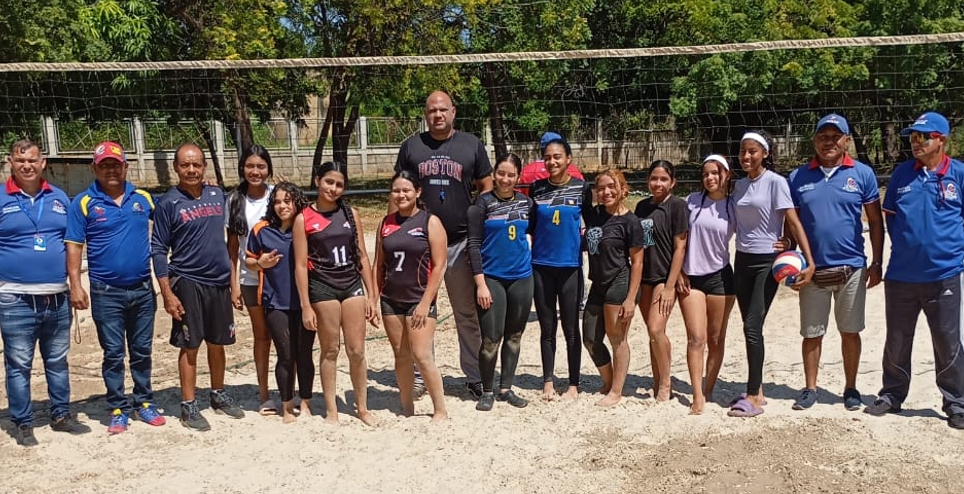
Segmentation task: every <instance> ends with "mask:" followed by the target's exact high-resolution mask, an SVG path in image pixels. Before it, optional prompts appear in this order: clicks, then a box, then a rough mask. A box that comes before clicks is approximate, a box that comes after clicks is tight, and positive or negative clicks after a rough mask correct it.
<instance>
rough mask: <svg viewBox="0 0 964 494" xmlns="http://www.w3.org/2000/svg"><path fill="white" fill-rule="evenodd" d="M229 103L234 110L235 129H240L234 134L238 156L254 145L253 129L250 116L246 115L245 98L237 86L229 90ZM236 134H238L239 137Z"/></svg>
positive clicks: (246, 104)
mask: <svg viewBox="0 0 964 494" xmlns="http://www.w3.org/2000/svg"><path fill="white" fill-rule="evenodd" d="M231 103H232V106H233V107H234V108H233V109H232V110H233V112H234V126H235V131H238V130H240V132H236V133H235V134H234V139H235V141H236V142H235V145H237V146H238V156H240V155H241V153H243V152H244V150H245V149H248V148H250V147H251V146H252V145H254V131H253V130H252V129H251V117H250V116H249V115H248V103H247V98H246V97H245V96H244V95H243V94H241V91H240V90H239V89H238V88H234V89H232V90H231ZM238 134H240V138H239V136H238Z"/></svg>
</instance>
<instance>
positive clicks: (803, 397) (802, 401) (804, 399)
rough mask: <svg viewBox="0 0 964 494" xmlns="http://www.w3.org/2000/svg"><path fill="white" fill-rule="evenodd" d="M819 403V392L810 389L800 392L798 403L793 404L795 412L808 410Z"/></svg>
mask: <svg viewBox="0 0 964 494" xmlns="http://www.w3.org/2000/svg"><path fill="white" fill-rule="evenodd" d="M816 402H817V390H815V389H810V388H803V391H801V392H800V397H799V398H797V401H794V402H793V409H794V410H806V409H808V408H810V407H812V406H813V404H814V403H816Z"/></svg>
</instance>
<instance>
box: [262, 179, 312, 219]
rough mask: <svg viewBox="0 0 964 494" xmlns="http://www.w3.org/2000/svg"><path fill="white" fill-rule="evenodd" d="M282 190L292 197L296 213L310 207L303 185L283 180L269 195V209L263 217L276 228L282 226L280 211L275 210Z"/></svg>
mask: <svg viewBox="0 0 964 494" xmlns="http://www.w3.org/2000/svg"><path fill="white" fill-rule="evenodd" d="M281 192H285V193H287V194H288V197H290V198H291V207H292V208H293V209H294V210H295V214H296V215H297V214H298V213H300V212H301V211H302V210H304V209H305V208H306V207H308V204H309V202H308V198H307V197H305V193H304V192H302V191H301V187H298V186H297V185H295V184H293V183H291V182H281V183H280V184H278V185H276V186H275V187H274V189H272V190H271V194H270V195H268V209H267V210H266V211H265V212H264V218H262V219H263V220H265V221H267V222H268V225H270V226H272V227H274V228H281V218H280V217H278V213H276V212H275V210H274V201H275V199H277V198H278V194H279V193H281Z"/></svg>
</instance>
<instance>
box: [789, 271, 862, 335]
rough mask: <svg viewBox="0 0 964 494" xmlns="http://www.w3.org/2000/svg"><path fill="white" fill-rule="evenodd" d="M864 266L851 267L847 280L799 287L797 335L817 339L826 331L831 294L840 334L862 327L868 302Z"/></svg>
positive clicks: (860, 329)
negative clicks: (854, 268) (851, 272)
mask: <svg viewBox="0 0 964 494" xmlns="http://www.w3.org/2000/svg"><path fill="white" fill-rule="evenodd" d="M866 283H867V269H866V268H861V269H857V270H854V272H853V274H852V275H851V276H850V279H849V280H847V282H846V283H843V284H840V285H834V286H827V287H821V286H817V285H816V284H815V283H809V284H807V286H805V287H803V288H801V289H800V335H801V336H803V337H804V338H818V337H821V336H823V335H825V334H827V324H828V323H829V320H830V299H831V297H833V313H834V320H835V321H836V322H837V330H838V331H840V332H841V333H859V332H861V331H863V329H864V308H865V306H866V305H867V304H866V302H867V284H866Z"/></svg>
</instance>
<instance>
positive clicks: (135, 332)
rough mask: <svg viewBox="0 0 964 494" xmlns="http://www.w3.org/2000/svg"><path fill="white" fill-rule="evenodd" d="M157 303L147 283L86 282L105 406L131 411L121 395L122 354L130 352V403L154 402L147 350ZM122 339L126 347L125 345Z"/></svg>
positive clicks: (151, 335)
mask: <svg viewBox="0 0 964 494" xmlns="http://www.w3.org/2000/svg"><path fill="white" fill-rule="evenodd" d="M156 309H157V302H156V299H155V295H154V287H153V285H151V281H150V280H146V281H143V282H140V283H137V284H135V285H131V286H126V287H117V286H112V285H107V284H104V283H96V282H93V281H92V282H91V283H90V312H91V315H92V316H93V318H94V324H95V325H96V326H97V339H98V340H99V341H100V347H101V348H102V349H103V350H104V363H103V366H102V367H101V373H102V374H103V376H104V384H105V385H106V386H107V407H108V408H109V409H111V410H113V409H115V408H119V409H121V410H123V411H124V412H126V413H130V411H131V408H132V407H131V403H130V402H129V401H127V399H126V398H125V396H124V354H125V351H126V352H129V353H130V366H131V379H132V380H133V381H134V394H133V398H134V403H136V404H138V405H139V404H141V403H149V402H152V401H153V400H154V392H153V391H152V390H151V349H152V348H153V341H154V340H153V339H154V311H155V310H156ZM125 340H126V345H125Z"/></svg>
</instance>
